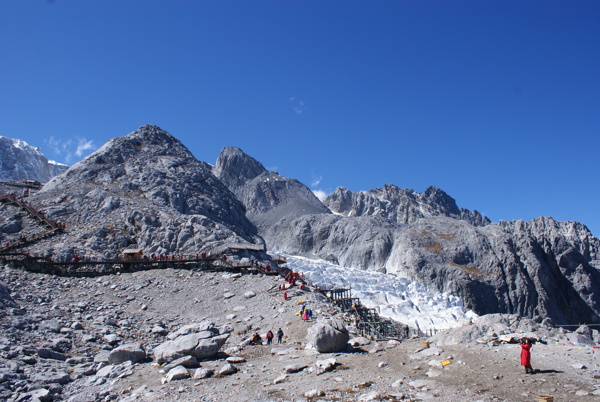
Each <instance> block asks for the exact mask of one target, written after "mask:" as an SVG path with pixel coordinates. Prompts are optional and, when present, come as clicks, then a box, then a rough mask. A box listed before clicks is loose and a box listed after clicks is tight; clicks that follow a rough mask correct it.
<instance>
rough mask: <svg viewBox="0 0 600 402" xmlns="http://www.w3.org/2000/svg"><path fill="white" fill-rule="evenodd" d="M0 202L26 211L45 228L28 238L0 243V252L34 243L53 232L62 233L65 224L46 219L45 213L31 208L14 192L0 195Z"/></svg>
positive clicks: (51, 234)
mask: <svg viewBox="0 0 600 402" xmlns="http://www.w3.org/2000/svg"><path fill="white" fill-rule="evenodd" d="M0 203H1V204H6V205H13V206H15V207H17V208H20V209H21V210H22V211H24V212H26V213H27V214H28V215H29V216H31V217H32V218H33V219H34V220H36V221H37V222H39V223H40V224H41V225H42V227H44V228H46V230H45V231H44V232H42V233H40V234H38V235H36V236H32V237H28V238H21V239H19V240H17V241H14V242H12V243H8V245H6V244H1V245H0V253H7V252H8V251H9V250H12V249H15V248H19V247H23V246H26V245H27V244H30V243H34V242H36V241H38V240H41V239H44V238H46V237H49V236H53V235H55V234H58V233H62V232H63V231H65V225H63V224H61V223H59V222H55V221H51V220H50V219H48V217H47V216H46V215H44V214H43V213H41V212H40V211H38V210H37V209H35V208H33V207H32V206H31V205H29V204H28V203H26V202H24V201H21V200H19V198H17V196H16V195H15V194H8V195H5V196H3V197H1V198H0Z"/></svg>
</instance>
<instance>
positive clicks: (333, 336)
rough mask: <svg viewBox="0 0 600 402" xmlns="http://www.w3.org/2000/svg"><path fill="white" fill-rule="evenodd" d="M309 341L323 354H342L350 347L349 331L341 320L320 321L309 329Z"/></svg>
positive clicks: (307, 336)
mask: <svg viewBox="0 0 600 402" xmlns="http://www.w3.org/2000/svg"><path fill="white" fill-rule="evenodd" d="M306 339H307V341H308V342H309V343H310V344H312V345H313V346H314V347H315V348H316V349H317V350H318V351H319V352H321V353H334V352H341V351H343V350H345V349H346V348H347V347H348V340H349V339H350V335H348V330H347V329H346V327H345V325H344V323H343V322H342V321H341V320H337V319H332V320H327V321H319V322H317V323H316V324H314V325H313V326H311V327H310V328H308V331H307V335H306Z"/></svg>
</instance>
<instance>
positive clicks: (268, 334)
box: [267, 330, 273, 345]
mask: <svg viewBox="0 0 600 402" xmlns="http://www.w3.org/2000/svg"><path fill="white" fill-rule="evenodd" d="M271 342H273V331H271V330H268V331H267V345H270V344H271Z"/></svg>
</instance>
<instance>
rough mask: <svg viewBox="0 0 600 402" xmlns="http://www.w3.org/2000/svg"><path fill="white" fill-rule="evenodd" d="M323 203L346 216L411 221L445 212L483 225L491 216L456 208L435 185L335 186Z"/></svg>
mask: <svg viewBox="0 0 600 402" xmlns="http://www.w3.org/2000/svg"><path fill="white" fill-rule="evenodd" d="M323 203H324V204H325V205H326V206H327V207H329V209H331V210H332V211H333V212H335V213H338V214H341V215H345V216H381V217H382V218H385V219H388V220H391V221H393V222H397V223H412V222H415V221H416V220H417V219H420V218H431V217H434V216H448V217H451V218H454V219H462V220H466V221H467V222H469V223H471V224H472V225H475V226H485V225H487V224H489V223H490V220H489V219H488V218H486V217H484V216H482V215H481V214H480V213H479V212H477V211H469V210H467V209H464V208H458V206H457V205H456V201H455V200H454V198H452V197H450V196H449V195H448V194H446V193H445V192H444V191H442V190H440V189H439V188H437V187H434V186H430V187H428V188H427V189H426V190H425V191H424V192H423V193H417V192H416V191H414V190H410V189H401V188H398V187H396V186H394V185H393V184H386V185H385V187H384V188H376V189H373V190H369V191H359V192H357V193H354V192H352V191H350V190H348V189H346V188H344V187H338V188H337V189H336V190H335V191H334V192H333V193H332V194H331V195H329V196H328V197H326V198H325V200H323Z"/></svg>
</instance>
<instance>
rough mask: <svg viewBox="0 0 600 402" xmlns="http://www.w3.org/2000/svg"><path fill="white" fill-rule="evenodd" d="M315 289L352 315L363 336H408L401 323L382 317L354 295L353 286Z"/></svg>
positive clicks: (384, 337)
mask: <svg viewBox="0 0 600 402" xmlns="http://www.w3.org/2000/svg"><path fill="white" fill-rule="evenodd" d="M313 288H314V289H315V291H318V292H321V293H322V294H324V295H325V296H326V297H327V299H328V300H330V301H331V302H332V303H334V304H336V305H337V306H338V307H340V308H341V309H342V311H344V312H347V313H349V314H351V315H352V317H353V319H354V321H355V324H356V328H357V329H358V330H359V331H360V334H361V335H362V336H369V337H372V338H374V339H376V340H389V339H400V338H406V337H408V333H407V332H405V331H403V330H401V329H400V327H399V325H400V324H399V323H395V322H393V321H391V320H389V319H384V318H382V317H381V316H380V315H379V314H378V313H377V310H376V309H374V308H368V307H365V306H364V305H362V304H361V302H360V300H359V299H358V298H357V297H352V295H351V293H352V292H351V288H350V287H346V288H320V287H318V286H314V285H313Z"/></svg>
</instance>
